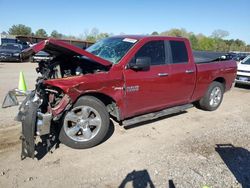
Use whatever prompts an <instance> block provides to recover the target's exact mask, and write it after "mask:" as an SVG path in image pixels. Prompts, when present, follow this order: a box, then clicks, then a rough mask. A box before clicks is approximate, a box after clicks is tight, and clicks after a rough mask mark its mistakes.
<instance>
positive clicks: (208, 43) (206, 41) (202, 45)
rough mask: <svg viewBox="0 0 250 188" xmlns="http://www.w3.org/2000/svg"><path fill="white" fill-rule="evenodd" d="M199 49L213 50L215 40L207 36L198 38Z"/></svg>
mask: <svg viewBox="0 0 250 188" xmlns="http://www.w3.org/2000/svg"><path fill="white" fill-rule="evenodd" d="M199 50H206V51H214V50H215V41H214V39H212V38H209V37H203V38H201V39H200V40H199Z"/></svg>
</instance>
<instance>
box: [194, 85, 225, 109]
mask: <svg viewBox="0 0 250 188" xmlns="http://www.w3.org/2000/svg"><path fill="white" fill-rule="evenodd" d="M216 87H218V88H220V90H221V98H220V101H219V103H218V105H216V106H212V105H211V104H210V96H211V93H212V91H213V89H214V88H216ZM223 94H224V85H223V84H222V83H220V82H217V81H214V82H212V83H211V84H210V86H209V87H208V90H207V92H206V94H205V95H204V96H203V97H202V98H201V99H200V100H199V102H198V104H199V107H200V108H201V109H203V110H207V111H214V110H216V109H217V108H218V107H219V106H220V104H221V102H222V100H223Z"/></svg>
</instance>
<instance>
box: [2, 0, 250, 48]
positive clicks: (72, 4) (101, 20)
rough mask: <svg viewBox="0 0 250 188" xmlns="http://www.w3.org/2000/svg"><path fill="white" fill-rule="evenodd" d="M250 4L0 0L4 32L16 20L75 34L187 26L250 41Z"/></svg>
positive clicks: (239, 0) (242, 0) (240, 0)
mask: <svg viewBox="0 0 250 188" xmlns="http://www.w3.org/2000/svg"><path fill="white" fill-rule="evenodd" d="M249 8H250V1H249V0H186V1H184V0H182V1H180V0H174V1H171V0H99V1H98V0H96V1H93V0H92V1H88V0H71V1H69V0H54V1H52V0H43V1H35V0H26V1H24V0H23V1H22V0H0V32H2V31H8V29H9V28H10V27H11V26H12V25H13V24H24V25H27V26H29V27H31V28H32V31H33V32H35V31H36V30H37V29H40V28H44V29H45V30H46V31H47V33H48V34H50V33H51V31H52V30H57V31H58V32H60V33H63V34H66V35H75V36H80V35H83V34H84V33H85V32H86V31H88V30H89V31H90V30H91V29H92V28H97V29H98V30H99V31H100V32H107V33H113V34H115V35H118V34H121V33H125V34H151V33H152V32H153V31H157V32H163V31H166V30H169V29H171V28H185V29H186V30H187V31H189V32H194V33H196V34H198V33H203V34H205V35H207V36H209V35H211V34H212V32H213V31H214V30H216V29H222V30H226V31H228V32H229V33H230V35H229V36H228V37H227V38H226V39H231V38H232V39H237V38H238V39H241V40H243V41H245V42H246V43H247V44H250V10H249Z"/></svg>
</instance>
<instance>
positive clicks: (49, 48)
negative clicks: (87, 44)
mask: <svg viewBox="0 0 250 188" xmlns="http://www.w3.org/2000/svg"><path fill="white" fill-rule="evenodd" d="M41 50H42V51H45V52H47V53H49V54H50V55H52V56H55V57H59V56H62V57H63V56H65V57H73V56H86V57H88V58H89V59H91V60H93V61H95V62H97V63H100V64H102V65H104V66H110V65H112V63H111V62H109V61H107V60H105V59H103V58H100V57H98V56H96V55H94V54H92V53H89V52H87V51H85V50H83V49H81V48H79V47H76V46H73V45H71V44H68V43H65V42H62V41H60V40H56V39H47V40H43V41H41V42H39V43H37V44H36V45H34V46H32V47H30V48H27V49H25V50H23V51H22V56H23V58H28V57H30V56H32V55H35V54H36V53H37V52H39V51H41Z"/></svg>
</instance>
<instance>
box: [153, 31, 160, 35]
mask: <svg viewBox="0 0 250 188" xmlns="http://www.w3.org/2000/svg"><path fill="white" fill-rule="evenodd" d="M151 35H159V33H158V32H157V31H154V32H152V33H151Z"/></svg>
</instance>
